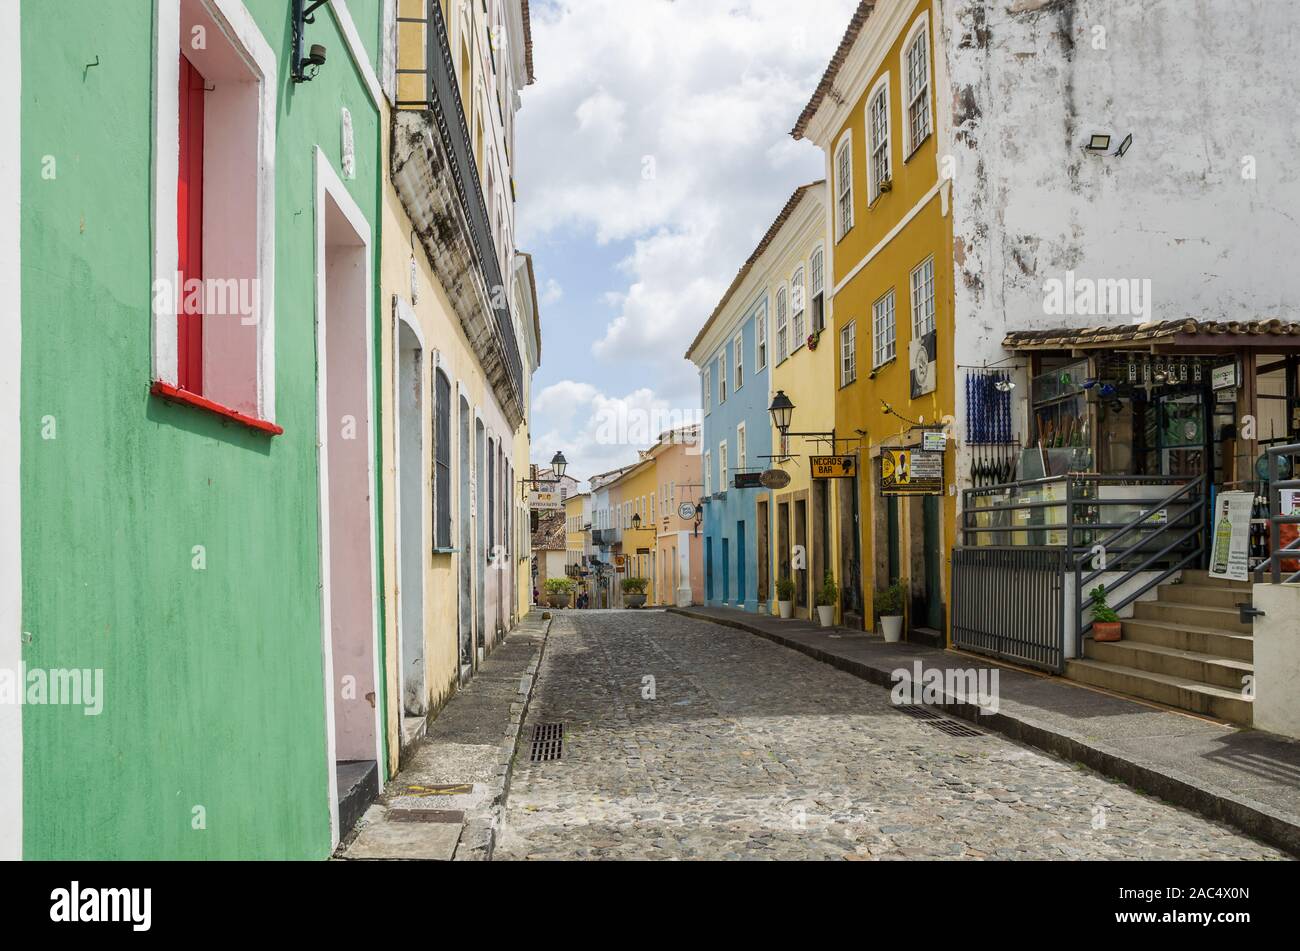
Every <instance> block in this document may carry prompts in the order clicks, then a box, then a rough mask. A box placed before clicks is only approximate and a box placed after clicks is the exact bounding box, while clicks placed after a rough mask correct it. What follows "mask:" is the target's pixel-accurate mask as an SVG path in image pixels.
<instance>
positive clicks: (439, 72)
mask: <svg viewBox="0 0 1300 951" xmlns="http://www.w3.org/2000/svg"><path fill="white" fill-rule="evenodd" d="M424 9H425V10H426V11H427V12H428V18H427V19H423V20H422V19H417V18H410V17H398V23H399V29H400V28H401V24H421V23H422V24H424V27H425V29H424V37H425V47H426V48H425V69H422V70H417V69H398V70H397V72H398V74H399V76H400V75H402V74H410V73H427V85H426V89H427V92H428V100H427V103H426V102H425V101H423V100H417V101H412V100H399V101H398V102H397V103H396V105H397V107H398V108H410V107H412V106H420V107H423V106H426V105H427V107H428V109H429V110H430V111H431V112H432V113H433V118H434V123H435V125H437V127H438V136H439V138H440V139H441V140H442V145H443V149H444V151H445V152H446V154H447V159H448V164H449V165H450V167H451V173H452V178H453V179H454V181H455V183H456V191H457V195H458V197H459V198H460V204H461V208H462V209H463V210H464V212H465V218H466V220H467V221H468V222H469V230H470V238H471V243H472V245H473V247H474V255H475V257H476V258H477V259H478V266H479V269H480V271H481V272H482V275H483V281H484V283H485V284H486V285H487V292H488V306H489V307H491V308H492V311H493V314H494V316H495V322H496V329H497V336H498V338H499V339H498V343H499V345H500V347H501V352H502V358H503V359H502V362H503V363H504V364H505V367H506V371H507V373H508V374H509V377H510V381H511V384H512V386H513V387H514V392H515V396H516V398H517V399H518V400H519V405H520V407H521V408H522V406H523V393H524V388H523V376H524V374H523V363H522V361H521V360H520V358H519V344H518V341H517V340H516V338H515V330H514V321H513V320H512V319H511V316H510V296H511V295H510V294H509V292H508V288H507V286H506V283H505V280H504V278H503V276H502V274H501V264H500V261H499V259H498V257H497V252H496V244H495V243H494V241H493V240H492V225H491V221H490V219H489V218H488V213H487V204H486V203H485V202H484V200H483V187H482V184H481V183H480V182H479V177H478V165H477V163H476V162H475V160H474V150H473V147H472V145H471V144H470V143H471V139H470V135H469V127H468V125H467V124H466V122H465V111H464V108H463V107H462V105H461V99H460V94H459V83H458V80H457V79H456V71H455V65H454V63H455V61H454V60H453V58H452V53H451V41H450V40H449V38H448V36H449V34H448V31H447V21H446V19H445V18H444V17H443V13H442V4H441V3H440V2H439V0H426V3H425V5H424ZM503 237H504V236H503Z"/></svg>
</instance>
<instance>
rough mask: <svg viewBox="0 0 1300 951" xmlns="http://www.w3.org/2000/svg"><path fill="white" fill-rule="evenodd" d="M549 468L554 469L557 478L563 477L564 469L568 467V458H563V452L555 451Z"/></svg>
mask: <svg viewBox="0 0 1300 951" xmlns="http://www.w3.org/2000/svg"><path fill="white" fill-rule="evenodd" d="M551 468H552V469H554V470H555V477H556V478H557V479H563V478H564V470H565V469H567V468H569V460H567V459H565V458H564V453H563V452H557V453H556V454H555V455H554V457H552V459H551Z"/></svg>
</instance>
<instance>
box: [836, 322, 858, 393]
mask: <svg viewBox="0 0 1300 951" xmlns="http://www.w3.org/2000/svg"><path fill="white" fill-rule="evenodd" d="M857 378H858V322H857V321H856V320H851V321H849V324H848V326H847V327H845V328H844V329H843V330H841V331H840V386H848V385H849V384H850V383H852V382H853V381H854V380H856V379H857Z"/></svg>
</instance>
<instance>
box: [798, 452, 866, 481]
mask: <svg viewBox="0 0 1300 951" xmlns="http://www.w3.org/2000/svg"><path fill="white" fill-rule="evenodd" d="M809 459H810V461H811V463H812V477H813V478H814V479H852V478H853V477H854V476H856V475H857V474H858V457H857V456H810V457H809Z"/></svg>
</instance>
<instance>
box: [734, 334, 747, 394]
mask: <svg viewBox="0 0 1300 951" xmlns="http://www.w3.org/2000/svg"><path fill="white" fill-rule="evenodd" d="M731 347H732V349H733V350H734V351H735V352H736V379H735V382H734V383H732V388H733V389H737V390H738V389H740V387H741V386H742V385H743V383H744V380H745V332H744V331H743V330H742V331H741V332H740V333H738V334H736V339H735V340H734V341H732V344H731Z"/></svg>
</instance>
